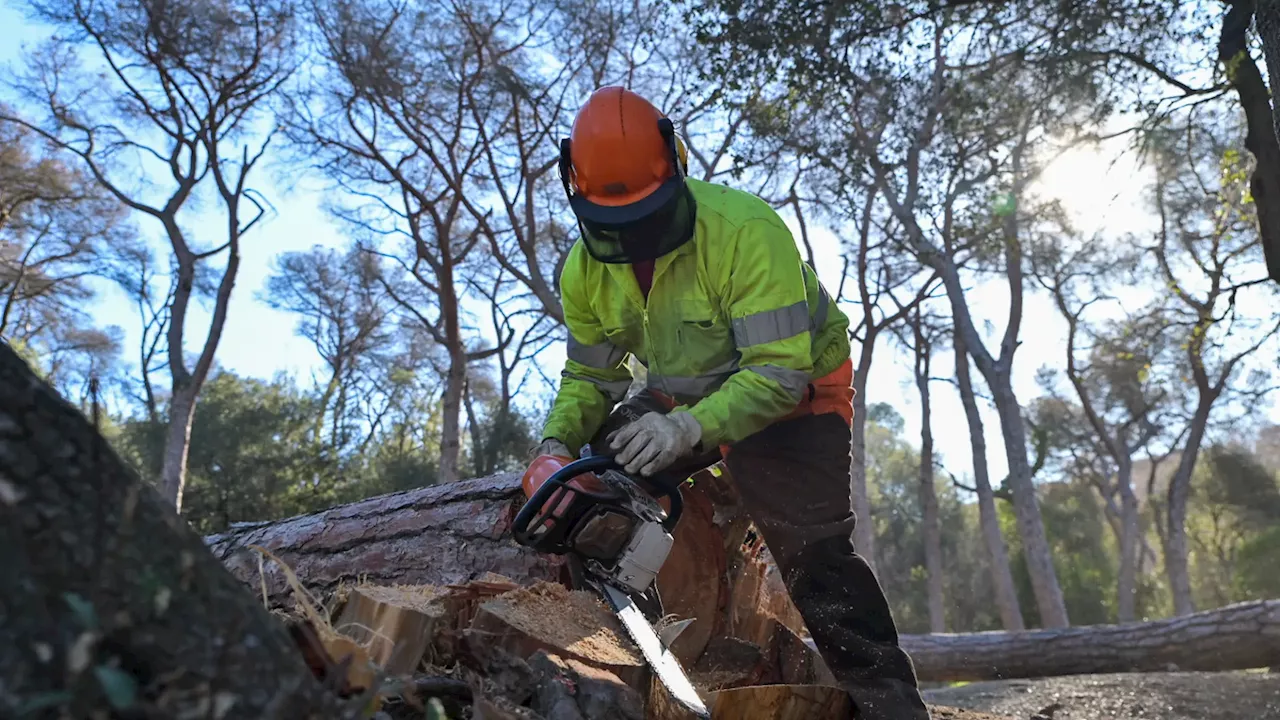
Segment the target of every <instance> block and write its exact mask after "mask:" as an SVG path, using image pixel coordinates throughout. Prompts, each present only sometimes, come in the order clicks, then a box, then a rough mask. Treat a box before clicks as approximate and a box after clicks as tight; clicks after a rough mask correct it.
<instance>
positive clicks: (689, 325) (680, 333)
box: [673, 300, 734, 374]
mask: <svg viewBox="0 0 1280 720" xmlns="http://www.w3.org/2000/svg"><path fill="white" fill-rule="evenodd" d="M675 325H676V328H675V330H676V338H675V340H676V347H675V348H673V351H674V353H675V354H676V356H677V357H678V358H679V362H680V365H681V366H682V367H687V368H689V370H690V372H691V374H692V373H699V374H700V373H707V372H713V371H723V370H724V367H723V366H724V365H725V363H726V361H727V360H729V359H730V358H731V357H732V355H733V349H734V348H733V330H732V328H730V327H729V323H728V321H727V320H726V319H725V318H724V317H722V316H721V315H720V312H719V310H718V309H717V308H716V307H715V306H713V305H712V304H710V303H709V302H706V301H698V300H682V301H681V302H679V303H678V304H677V306H676V324H675Z"/></svg>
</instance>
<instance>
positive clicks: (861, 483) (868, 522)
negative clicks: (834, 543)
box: [849, 333, 876, 572]
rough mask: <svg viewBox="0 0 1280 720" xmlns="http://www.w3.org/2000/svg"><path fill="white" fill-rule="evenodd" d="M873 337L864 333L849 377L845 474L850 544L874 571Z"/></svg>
mask: <svg viewBox="0 0 1280 720" xmlns="http://www.w3.org/2000/svg"><path fill="white" fill-rule="evenodd" d="M874 349H875V336H874V335H871V334H870V333H868V336H867V337H866V338H865V339H864V340H863V342H862V349H861V351H860V353H859V356H858V369H857V371H856V372H854V374H853V427H852V429H853V443H852V446H851V449H852V452H851V457H852V460H851V461H850V464H849V475H850V476H851V477H852V478H853V512H854V516H855V517H856V518H857V523H856V524H855V525H854V526H853V542H854V546H855V547H856V548H857V551H858V554H859V555H861V556H862V557H863V559H865V560H866V561H867V564H868V565H870V566H871V570H872V571H873V572H874V571H875V569H876V524H875V521H874V520H873V519H872V515H871V494H870V492H869V491H868V489H867V374H868V373H869V372H871V355H872V352H873V351H874Z"/></svg>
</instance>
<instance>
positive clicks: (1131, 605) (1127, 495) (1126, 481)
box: [1116, 458, 1141, 623]
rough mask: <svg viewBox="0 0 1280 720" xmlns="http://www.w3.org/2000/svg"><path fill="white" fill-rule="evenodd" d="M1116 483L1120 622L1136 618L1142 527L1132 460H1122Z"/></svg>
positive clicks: (1117, 587)
mask: <svg viewBox="0 0 1280 720" xmlns="http://www.w3.org/2000/svg"><path fill="white" fill-rule="evenodd" d="M1116 479H1117V482H1119V484H1120V537H1119V541H1120V576H1119V578H1117V582H1116V596H1117V597H1116V608H1117V613H1118V617H1119V620H1120V622H1122V623H1124V622H1132V621H1133V620H1135V619H1136V617H1137V592H1138V553H1139V552H1140V549H1141V543H1140V539H1141V526H1140V521H1139V517H1138V497H1137V495H1135V494H1134V492H1133V463H1132V462H1130V461H1129V459H1128V458H1125V459H1124V460H1122V462H1121V464H1120V467H1119V473H1118V475H1117V478H1116Z"/></svg>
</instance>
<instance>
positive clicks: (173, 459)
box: [160, 383, 200, 512]
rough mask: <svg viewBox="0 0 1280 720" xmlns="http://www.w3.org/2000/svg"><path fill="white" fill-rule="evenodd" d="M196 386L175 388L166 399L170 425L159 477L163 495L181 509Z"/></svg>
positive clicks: (196, 392) (178, 509) (189, 385)
mask: <svg viewBox="0 0 1280 720" xmlns="http://www.w3.org/2000/svg"><path fill="white" fill-rule="evenodd" d="M199 392H200V390H199V388H196V387H194V386H192V385H191V384H190V383H188V384H187V385H185V386H183V387H181V388H178V387H175V388H174V392H173V396H172V398H171V399H170V400H169V424H168V426H167V427H166V428H165V435H164V438H165V440H164V459H163V461H162V462H161V466H160V478H161V482H162V487H163V488H164V495H165V497H167V498H169V500H170V502H172V503H173V507H174V510H175V511H177V512H181V511H182V493H183V490H184V489H185V488H186V484H187V454H188V453H189V452H190V450H191V423H192V420H194V418H195V413H196V395H197V394H198V393H199Z"/></svg>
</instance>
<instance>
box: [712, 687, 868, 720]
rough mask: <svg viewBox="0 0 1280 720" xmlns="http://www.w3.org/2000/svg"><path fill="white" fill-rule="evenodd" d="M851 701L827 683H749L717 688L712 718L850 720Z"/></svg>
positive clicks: (715, 719) (732, 719) (713, 719)
mask: <svg viewBox="0 0 1280 720" xmlns="http://www.w3.org/2000/svg"><path fill="white" fill-rule="evenodd" d="M852 717H853V703H852V702H851V701H850V700H849V694H848V693H847V692H845V691H844V690H843V689H842V688H838V687H833V686H830V685H752V686H748V687H740V688H732V689H729V690H720V691H718V692H716V693H714V696H713V698H712V701H711V718H712V720H850V719H851V718H852Z"/></svg>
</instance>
